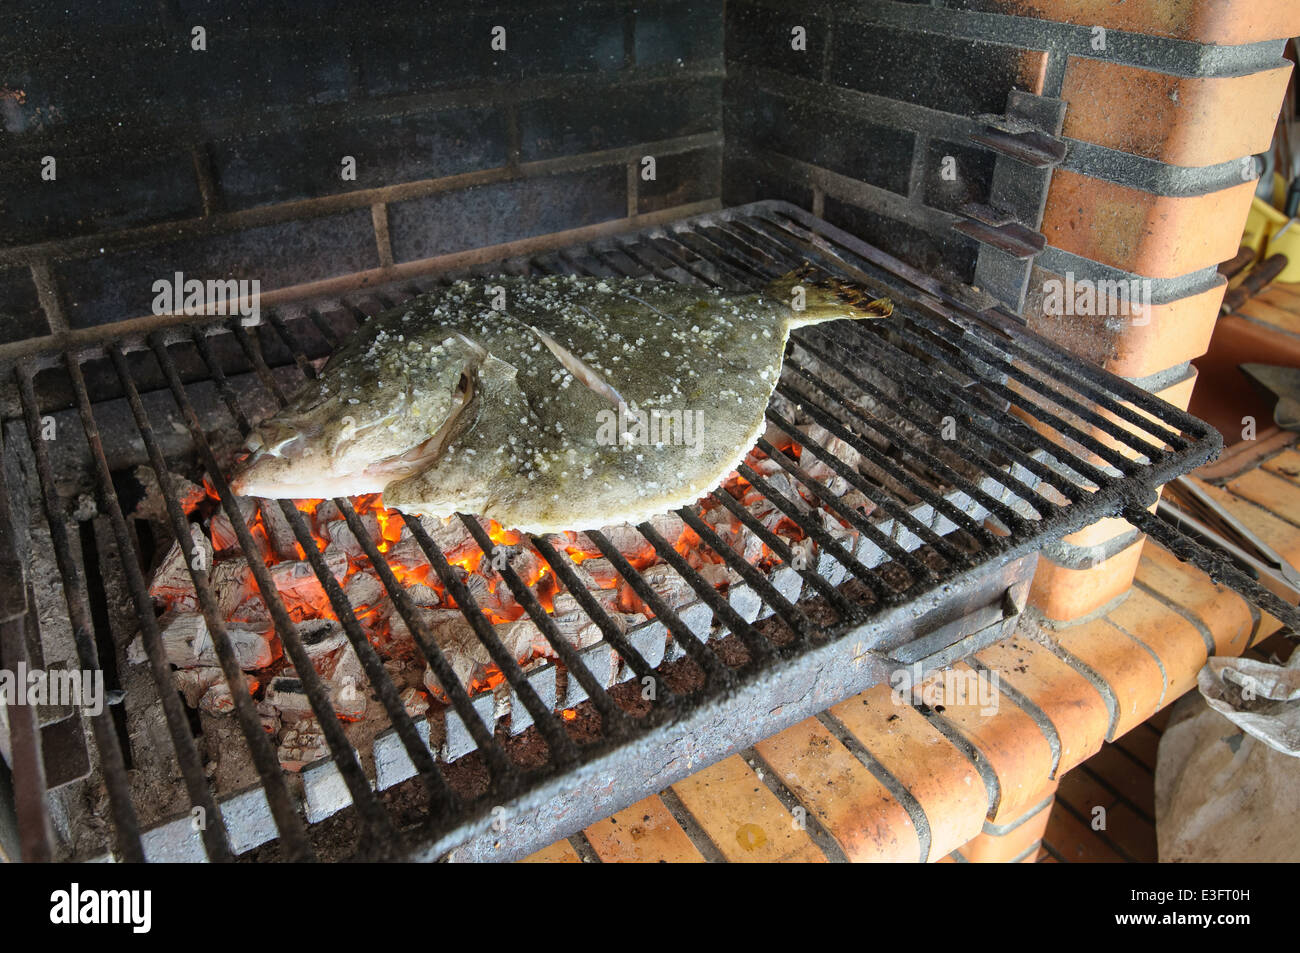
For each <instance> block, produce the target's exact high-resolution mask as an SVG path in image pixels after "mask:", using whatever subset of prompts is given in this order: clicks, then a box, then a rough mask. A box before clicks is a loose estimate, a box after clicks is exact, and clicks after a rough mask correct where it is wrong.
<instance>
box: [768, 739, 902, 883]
mask: <svg viewBox="0 0 1300 953" xmlns="http://www.w3.org/2000/svg"><path fill="white" fill-rule="evenodd" d="M754 748H755V750H756V751H757V752H758V753H759V755H760V756H761V757H762V759H763V760H764V761H765V762H766V763H767V765H768V767H769V768H770V769H771V770H772V771H774V772H775V773H776V775H777V777H779V778H780V779H781V781H782V782H783V783H784V784H785V786H786V787H787V788H789V789H790V791H791V792H793V794H794V796H795V797H797V798H798V799H799V801H800V803H801V804H804V805H806V806H807V807H808V809H809V810H810V811H811V812H812V813H813V814H814V815H815V816H816V817H817V819H818V820H819V821H820V822H821V824H822V826H823V827H824V828H825V829H826V830H827V831H828V832H829V833H830V835H831V836H832V837H834V838H835V840H836V841H837V842H838V843H839V845H840V847H841V848H842V849H843V850H844V854H845V856H846V857H848V858H849V860H853V861H890V862H908V863H915V862H916V860H917V857H918V856H919V849H920V846H919V844H918V842H917V837H916V828H914V827H913V826H912V821H911V818H910V817H909V816H908V813H907V811H906V810H905V809H904V808H903V806H902V805H901V804H899V803H898V801H896V800H895V799H894V796H893V795H892V794H890V793H889V790H888V789H887V788H886V787H885V786H884V785H883V784H881V783H880V781H878V780H877V779H876V776H875V775H873V774H872V773H871V772H870V771H868V770H867V769H866V768H865V767H864V766H863V764H862V762H861V761H859V760H858V759H857V757H856V756H854V754H853V753H852V752H851V751H849V749H848V748H846V747H844V745H842V744H841V743H840V742H839V740H838V739H836V738H835V736H834V735H832V734H831V733H830V731H828V730H827V728H826V726H825V725H823V724H822V723H821V722H820V721H818V720H817V719H816V718H809V719H807V720H806V721H801V722H799V724H797V725H793V726H791V727H790V728H787V729H786V730H785V731H783V732H781V733H780V734H778V735H775V736H773V737H771V738H768V739H767V740H766V741H762V742H759V743H758V744H757V745H755V746H754Z"/></svg>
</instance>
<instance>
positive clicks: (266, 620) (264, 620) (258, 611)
mask: <svg viewBox="0 0 1300 953" xmlns="http://www.w3.org/2000/svg"><path fill="white" fill-rule="evenodd" d="M230 621H231V622H243V623H245V624H247V625H253V626H257V625H266V626H270V625H271V610H270V609H268V608H267V607H266V603H265V602H263V601H262V597H261V595H259V594H258V593H253V594H252V595H251V596H249V597H248V598H247V599H245V600H244V601H243V602H241V603H240V604H239V605H238V606H236V607H235V610H234V611H233V612H231V613H230Z"/></svg>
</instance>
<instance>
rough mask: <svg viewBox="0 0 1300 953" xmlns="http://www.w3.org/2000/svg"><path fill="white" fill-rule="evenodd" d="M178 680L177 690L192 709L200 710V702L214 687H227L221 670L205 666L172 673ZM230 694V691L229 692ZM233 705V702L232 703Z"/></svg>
mask: <svg viewBox="0 0 1300 953" xmlns="http://www.w3.org/2000/svg"><path fill="white" fill-rule="evenodd" d="M172 676H173V677H174V678H175V679H176V689H177V691H179V692H180V693H181V694H182V695H183V696H185V703H186V704H187V705H189V706H190V707H191V708H198V707H199V701H200V699H202V698H203V696H204V695H205V694H207V692H208V689H210V688H212V686H213V685H225V683H226V680H225V677H224V676H223V675H222V674H221V669H219V668H216V667H215V666H211V665H205V666H201V667H198V668H183V669H180V670H178V671H175V672H173V673H172ZM227 694H229V690H227ZM232 704H233V701H232Z"/></svg>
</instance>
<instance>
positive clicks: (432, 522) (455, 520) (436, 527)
mask: <svg viewBox="0 0 1300 953" xmlns="http://www.w3.org/2000/svg"><path fill="white" fill-rule="evenodd" d="M420 525H421V526H423V527H424V531H425V532H426V533H428V534H429V536H430V538H431V539H432V540H433V541H434V542H435V543H437V545H438V548H439V549H441V550H442V554H443V555H444V556H446V557H447V561H448V562H455V561H456V560H457V559H459V558H461V557H463V556H465V555H468V554H469V553H471V552H473V551H474V550H476V549H478V543H476V542H474V537H472V536H471V535H470V534H469V530H467V529H466V528H465V524H464V523H462V522H461V520H460V517H459V516H449V517H447V519H445V520H441V519H438V518H437V517H433V516H421V517H420ZM485 529H486V527H485ZM416 549H419V547H418V546H417V547H416Z"/></svg>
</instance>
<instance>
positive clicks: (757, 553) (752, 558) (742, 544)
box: [731, 526, 763, 564]
mask: <svg viewBox="0 0 1300 953" xmlns="http://www.w3.org/2000/svg"><path fill="white" fill-rule="evenodd" d="M731 548H732V549H733V550H735V551H736V552H737V553H739V554H740V557H741V558H742V559H744V560H745V562H747V563H751V564H753V563H756V562H758V561H759V560H760V559H762V558H763V540H762V539H760V538H759V536H758V534H757V533H755V532H754V531H753V530H752V529H750V528H749V527H748V526H742V527H740V533H739V536H738V538H737V539H736V541H735V542H733V543H732V544H731Z"/></svg>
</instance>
